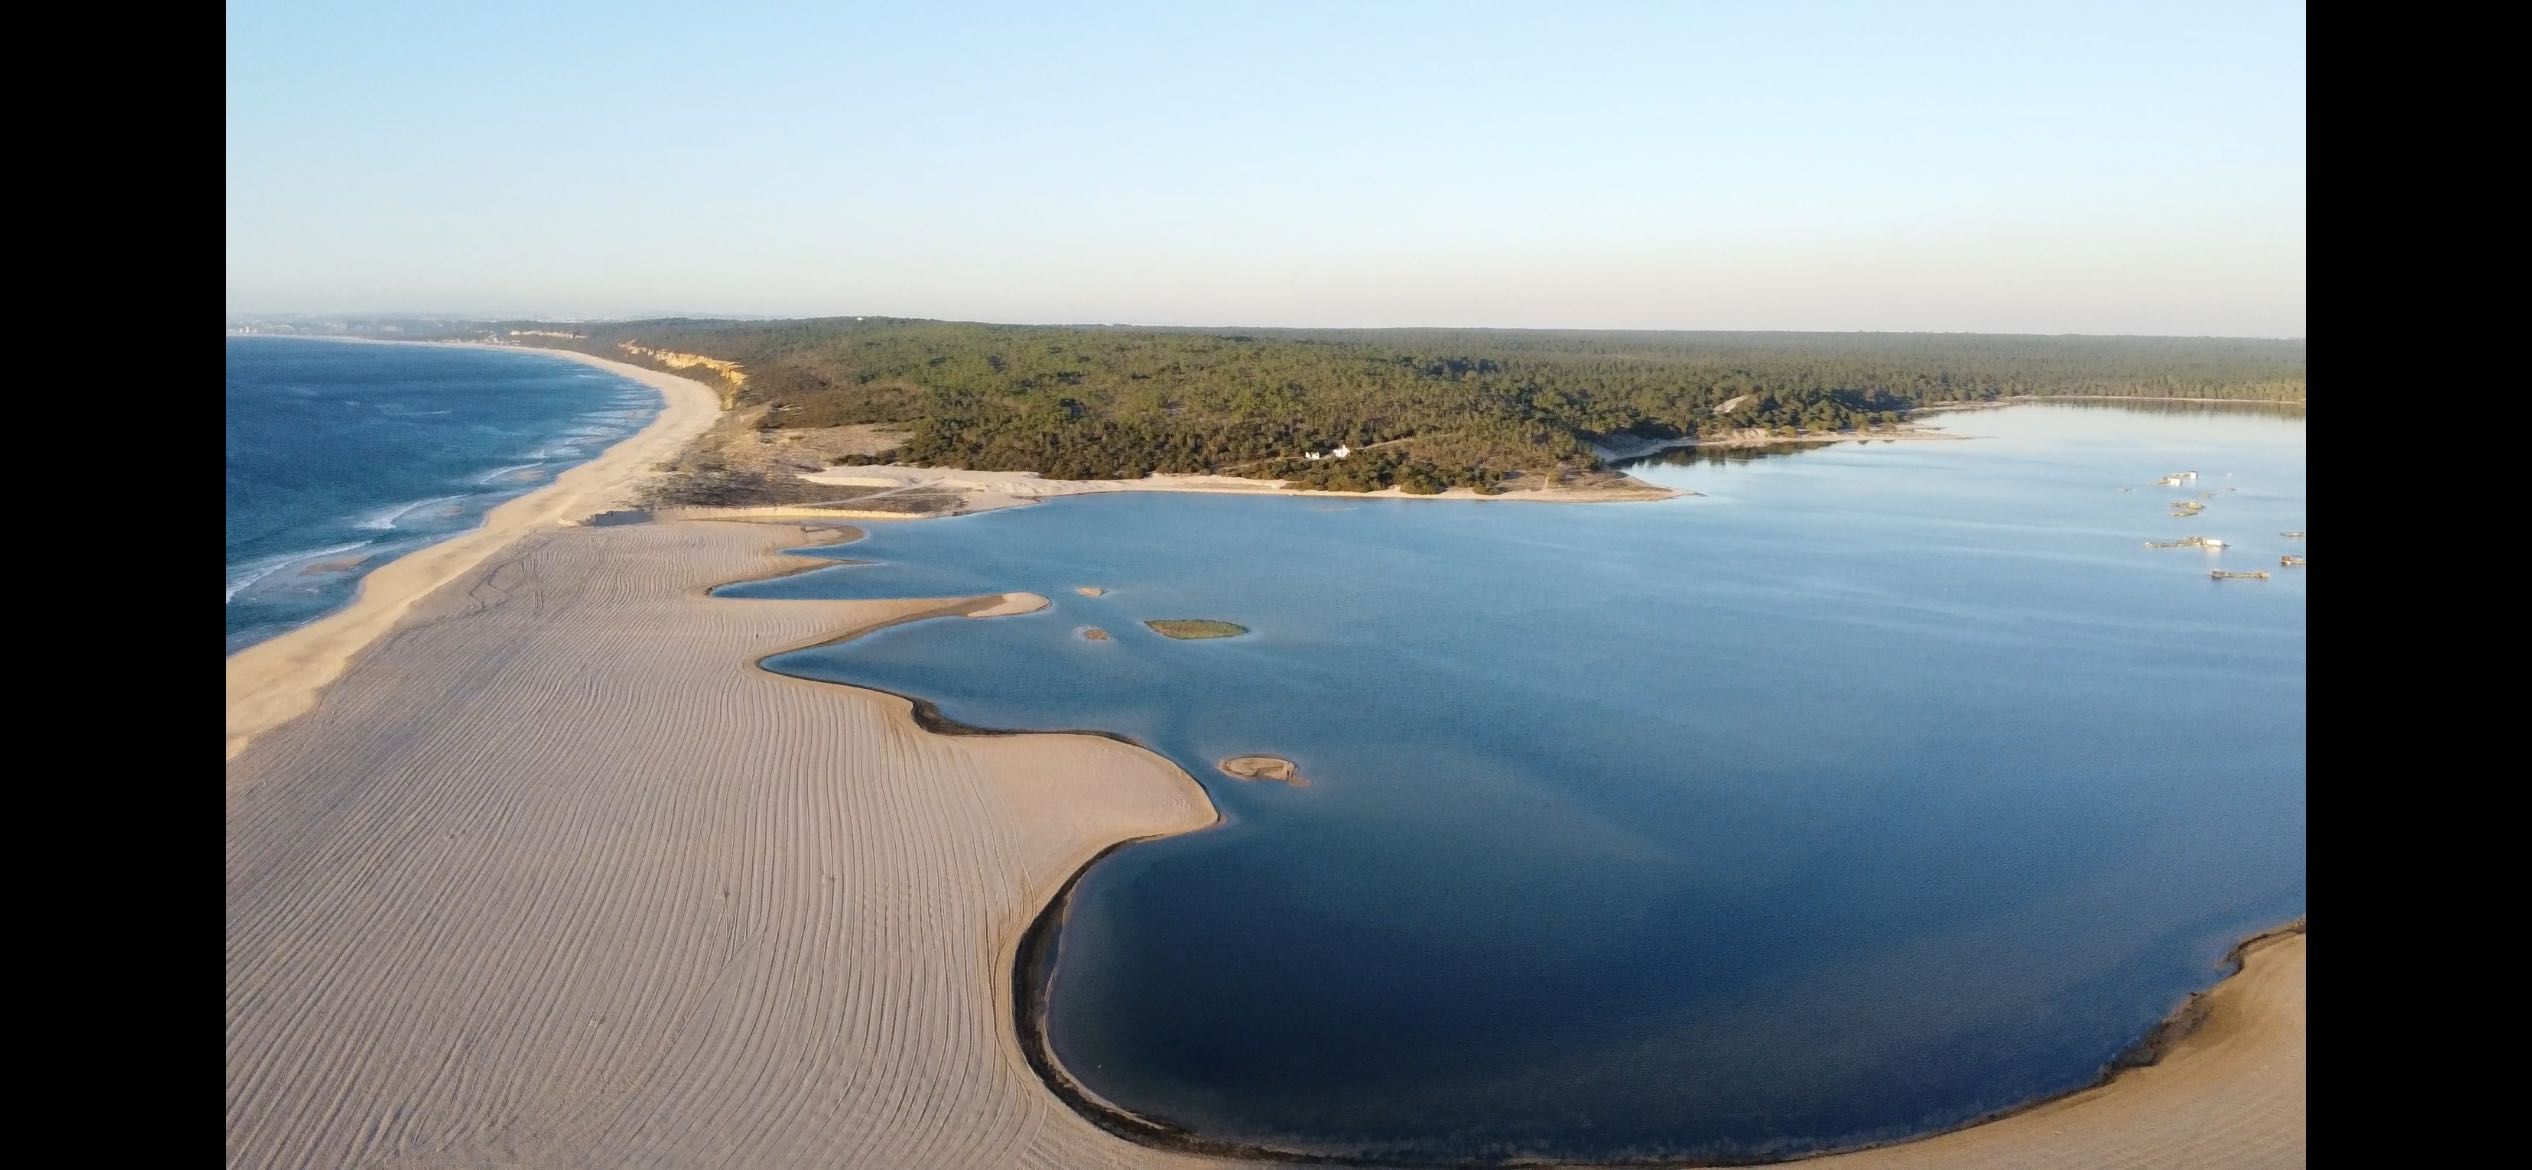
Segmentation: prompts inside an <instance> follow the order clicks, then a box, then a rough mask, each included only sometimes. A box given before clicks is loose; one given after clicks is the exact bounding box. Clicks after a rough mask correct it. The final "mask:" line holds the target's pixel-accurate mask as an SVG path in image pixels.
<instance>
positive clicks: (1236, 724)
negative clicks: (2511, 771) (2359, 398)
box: [722, 404, 2308, 1161]
mask: <svg viewBox="0 0 2532 1170" xmlns="http://www.w3.org/2000/svg"><path fill="white" fill-rule="evenodd" d="M1944 425H1945V427H1946V428H1947V429H1948V430H1950V431H1952V432H1954V433H1957V434H1961V435H1965V436H1976V438H1975V439H1974V441H1965V442H1898V443H1882V442H1871V443H1844V444H1838V445H1835V446H1830V447H1826V448H1820V449H1814V450H1807V451H1802V452H1799V453H1795V454H1790V455H1782V456H1769V457H1762V458H1734V459H1728V460H1718V459H1711V458H1705V457H1701V456H1699V455H1696V454H1695V453H1686V454H1684V455H1682V456H1679V457H1677V458H1676V461H1673V462H1665V461H1661V460H1658V459H1657V460H1654V461H1648V462H1647V463H1645V464H1642V465H1639V466H1638V467H1636V468H1634V469H1633V470H1634V471H1635V473H1636V474H1638V475H1639V476H1642V477H1644V478H1647V479H1651V480H1653V481H1655V482H1658V483H1662V484H1665V485H1667V486H1675V487H1681V488H1686V489H1690V490H1693V491H1696V492H1700V493H1703V494H1702V495H1700V496H1694V497H1683V498H1679V499H1674V500H1668V501H1662V502H1656V503H1631V504H1597V505H1571V506H1543V505H1532V504H1517V503H1502V502H1491V501H1479V502H1466V501H1435V500H1369V499H1366V500H1360V501H1355V500H1343V499H1329V498H1282V499H1276V498H1266V499H1259V498H1247V497H1222V496H1169V495H1115V496H1095V497H1081V498H1072V499H1065V500H1060V501H1057V502H1054V503H1050V504H1046V505H1041V506H1037V507H1030V508H1024V509H1016V510H1010V511H1002V512H991V513H984V514H979V515H974V516H967V517H960V518H956V519H950V520H938V521H924V522H919V523H908V524H896V525H885V526H874V531H873V533H872V535H871V536H870V537H869V538H867V539H865V540H863V541H860V542H857V543H855V544H852V545H848V546H841V547H837V548H832V549H828V550H825V555H830V556H834V557H838V558H842V559H846V560H849V561H852V562H859V563H851V564H844V565H839V566H838V567H836V568H833V569H825V570H818V571H813V572H810V573H805V574H800V575H796V576H792V577H787V578H779V579H775V580H771V581H763V582H755V583H750V584H747V585H742V586H735V587H731V588H729V589H725V590H723V591H722V592H723V593H725V594H731V595H744V596H793V597H813V596H814V597H899V596H963V595H969V594H977V593H987V592H1002V591H1011V590H1026V591H1030V592H1035V593H1038V594H1041V595H1043V596H1046V597H1048V598H1051V599H1053V605H1052V607H1051V608H1049V609H1048V610H1045V611H1041V612H1039V613H1036V614H1031V615H1026V616H1019V617H1007V618H997V619H992V620H985V621H967V620H936V621H926V622H919V623H913V624H909V625H903V626H896V627H891V628H888V629H884V630H881V631H878V632H876V633H873V634H870V635H867V636H864V637H861V638H857V639H853V640H851V641H848V642H845V643H841V644H836V645H831V646H825V647H819V648H813V649H809V650H804V651H798V652H794V653H791V654H786V655H779V656H777V657H775V658H773V659H770V660H768V662H767V665H768V666H769V667H771V668H774V669H778V670H781V671H783V672H786V673H794V674H799V675H803V676H807V677H814V678H822V679H827V680H831V681H836V682H845V683H853V684H857V685H865V686H873V687H878V688H882V689H886V690H890V691H894V692H898V693H902V694H908V695H914V696H918V697H921V698H924V699H927V700H930V701H932V702H934V703H936V704H937V705H938V706H939V708H940V709H941V711H942V713H943V714H944V715H946V716H947V717H949V718H951V719H954V720H957V721H960V722H964V723H969V724H975V725H980V726H986V727H995V728H1011V729H1095V730H1100V731H1105V732H1110V733H1115V734H1120V735H1124V736H1128V737H1130V738H1132V739H1134V740H1136V741H1138V742H1141V743H1143V744H1145V745H1147V746H1150V747H1151V748H1153V749H1154V750H1156V751H1159V752H1161V753H1162V754H1164V755H1167V756H1169V757H1170V758H1171V759H1173V760H1175V761H1176V762H1177V763H1178V764H1179V765H1180V766H1182V767H1184V768H1185V769H1186V770H1187V771H1188V773H1189V774H1190V775H1192V776H1194V777H1195V778H1196V779H1197V780H1198V781H1199V782H1200V783H1202V784H1203V785H1204V786H1205V787H1206V789H1207V790H1208V791H1209V792H1210V793H1211V794H1212V797H1213V799H1214V802H1215V804H1216V805H1217V806H1218V807H1219V808H1220V809H1221V811H1222V813H1223V817H1224V821H1223V823H1222V824H1220V825H1219V826H1217V827H1215V828H1213V829H1211V830H1207V831H1204V832H1199V833H1194V834H1189V835H1186V836H1182V837H1176V838H1171V839H1166V840H1161V841H1154V842H1146V843H1140V844H1135V845H1131V846H1128V847H1125V848H1123V849H1120V850H1118V851H1116V852H1113V853H1111V854H1109V855H1108V856H1106V857H1105V858H1104V859H1103V860H1101V861H1100V862H1098V863H1097V864H1095V865H1094V866H1093V867H1092V868H1091V869H1090V870H1089V871H1088V872H1087V873H1086V874H1085V875H1084V876H1083V878H1082V879H1081V881H1080V882H1079V883H1078V884H1077V885H1076V886H1075V887H1074V889H1073V891H1072V893H1071V896H1070V898H1069V901H1068V904H1067V906H1066V908H1065V916H1064V918H1063V924H1062V927H1061V931H1060V934H1059V936H1058V939H1057V942H1058V946H1057V953H1056V956H1055V958H1054V962H1053V964H1052V968H1053V969H1052V973H1051V980H1050V981H1049V983H1048V984H1047V985H1046V986H1045V987H1044V989H1043V991H1044V997H1045V998H1044V1008H1045V1012H1046V1017H1045V1023H1046V1030H1047V1034H1048V1036H1049V1038H1050V1041H1051V1044H1052V1047H1053V1050H1054V1053H1055V1056H1056V1057H1057V1059H1058V1060H1059V1061H1060V1063H1061V1064H1062V1065H1063V1067H1064V1068H1065V1069H1066V1070H1067V1071H1068V1073H1069V1074H1070V1075H1071V1076H1073V1077H1074V1078H1077V1079H1078V1080H1079V1081H1080V1082H1081V1083H1082V1084H1084V1085H1085V1086H1087V1087H1088V1088H1089V1089H1090V1090H1091V1091H1093V1092H1095V1093H1096V1094H1097V1095H1098V1096H1100V1097H1101V1098H1104V1099H1105V1100H1107V1101H1109V1102H1112V1103H1113V1104H1115V1105H1116V1106H1118V1107H1120V1108H1123V1109H1126V1110H1130V1111H1132V1112H1134V1113H1136V1114H1139V1115H1142V1116H1145V1117H1149V1118H1153V1119H1158V1120H1161V1121H1165V1122H1166V1123H1169V1124H1171V1125H1174V1126H1178V1127H1182V1128H1184V1129H1186V1130H1189V1131H1192V1132H1194V1133H1196V1134H1199V1135H1202V1136H1204V1137H1207V1138H1212V1139H1218V1140H1223V1141H1229V1142H1235V1143H1247V1144H1253V1145H1258V1146H1267V1147H1273V1148H1278V1149H1286V1150H1299V1151H1309V1152H1322V1153H1332V1154H1342V1155H1350V1156H1357V1157H1376V1158H1382V1159H1388V1160H1396V1161H1460V1160H1469V1159H1478V1158H1490V1157H1501V1156H1510V1155H1524V1156H1537V1157H1549V1158H1571V1159H1595V1160H1599V1159H1616V1158H1627V1157H1674V1158H1715V1159H1720V1158H1745V1157H1755V1156H1761V1155H1776V1156H1783V1155H1791V1154H1798V1153H1803V1152H1809V1151H1816V1150H1822V1149H1829V1148H1836V1147H1841V1146H1847V1145H1854V1144H1860V1143H1867V1142H1873V1141H1881V1140H1889V1139H1894V1138H1898V1137H1903V1136H1907V1135H1910V1134H1915V1133H1921V1132H1925V1131H1928V1130H1933V1129H1939V1128H1943V1127H1947V1126H1950V1125H1955V1124H1959V1123H1961V1122H1963V1121H1966V1120H1968V1119H1971V1118H1974V1117H1977V1116H1980V1115H1982V1114H1985V1113H1988V1112H1991V1111H1994V1110H1998V1109H2003V1108H2008V1107H2011V1106H2013V1105H2015V1104H2018V1103H2021V1102H2025V1101H2028V1100H2030V1099H2033V1098H2035V1097H2041V1096H2046V1095H2049V1094H2054V1093H2058V1092H2063V1091H2065V1090H2068V1089H2071V1088H2074V1087H2077V1086H2080V1085H2082V1084H2085V1083H2087V1082H2089V1081H2091V1080H2092V1079H2094V1078H2095V1077H2096V1076H2097V1075H2098V1074H2099V1072H2100V1071H2101V1069H2102V1067H2103V1065H2104V1064H2105V1063H2106V1062H2107V1061H2109V1060H2110V1059H2111V1058H2112V1057H2113V1056H2115V1055H2116V1054H2117V1053H2118V1052H2120V1051H2121V1050H2122V1049H2123V1048H2125V1047H2127V1046H2128V1045H2129V1044H2131V1043H2133V1042H2134V1041H2136V1040H2137V1039H2138V1038H2139V1037H2141V1036H2142V1035H2143V1034H2144V1033H2145V1032H2146V1031H2148V1030H2149V1029H2150V1028H2151V1027H2152V1026H2153V1025H2154V1024H2155V1022H2156V1021H2157V1020H2159V1019H2160V1018H2161V1017H2162V1015H2163V1014H2164V1013H2165V1012H2167V1011H2168V1010H2170V1009H2171V1008H2172V1007H2173V1006H2174V1005H2175V1004H2176V1003H2177V1002H2178V1001H2179V999H2180V998H2181V997H2182V996H2184V995H2185V994H2187V993H2188V992H2189V991H2191V990H2193V989H2196V988H2200V987H2204V986H2206V985H2208V984H2209V983H2211V982H2213V981H2214V980H2215V979H2216V978H2217V976H2218V975H2219V974H2221V972H2220V971H2219V970H2218V969H2217V967H2216V962H2217V959H2218V957H2219V956H2221V955H2222V954H2223V952H2224V951H2225V949H2226V948H2227V947H2228V946H2230V944H2231V943H2232V942H2233V941H2234V940H2235V939H2237V938H2239V937H2240V936H2242V935H2244V934H2247V933H2250V932H2252V931H2255V930H2257V929H2259V928H2261V927H2264V926H2267V925H2270V924H2273V923H2275V922H2278V921H2281V920H2284V919H2287V918H2291V917H2293V916H2295V915H2297V914H2300V913H2301V912H2302V911H2303V909H2304V893H2305V884H2304V858H2305V833H2304V808H2305V802H2304V796H2305V793H2304V731H2305V716H2304V697H2305V684H2304V667H2305V653H2304V652H2305V644H2306V639H2305V629H2304V616H2305V605H2304V599H2305V577H2304V574H2305V573H2306V572H2308V570H2304V569H2285V570H2280V569H2279V568H2278V566H2277V557H2278V556H2279V555H2281V554H2283V553H2287V552H2293V553H2302V552H2303V551H2304V549H2303V544H2304V542H2303V541H2300V540H2297V541H2285V540H2282V539H2281V538H2279V537H2278V536H2277V533H2279V532H2281V531H2301V530H2303V529H2305V528H2306V527H2307V524H2306V516H2305V514H2304V498H2305V496H2304V490H2305V485H2304V478H2305V451H2304V424H2303V421H2302V417H2301V414H2300V412H2292V413H2285V414H2280V413H2276V412H2267V413H2263V412H2236V411H2225V410H2220V409H2217V410H2208V411H2204V412H2195V411H2184V412H2178V413H2174V412H2169V411H2154V410H2150V409H2149V410H2133V409H2122V408H2119V407H2116V406H2112V407H2103V406H2101V405H2097V404H2093V405H2088V406H2085V407H2076V406H2071V405H2057V404H2049V405H2033V406H2017V407H2013V408H2009V409H2005V410H1998V411H1985V412H1973V413H1967V414H1960V415H1953V416H1950V417H1948V418H1947V419H1945V420H1944ZM2181 469H2194V470H2197V471H2199V472H2200V474H2201V478H2200V479H2199V481H2198V483H2197V486H2196V488H2194V489H2190V490H2186V491H2183V490H2177V489H2168V488H2158V487H2152V486H2149V485H2150V484H2151V483H2152V481H2153V480H2154V479H2155V478H2157V477H2159V476H2161V475H2163V474H2165V473H2167V472H2171V471H2176V470H2181ZM2122 488H2127V489H2129V490H2125V491H2122V490H2121V489H2122ZM2227 488H2231V489H2233V490H2230V491H2227V490H2225V489H2227ZM2200 491H2205V492H2212V493H2214V494H2213V495H2212V496H2211V497H2210V498H2209V499H2208V500H2206V501H2205V502H2206V504H2207V509H2206V511H2205V513H2203V514H2202V515H2200V516H2198V517H2196V518H2194V519H2190V520H2179V519H2174V518H2172V517H2171V516H2170V515H2169V511H2168V505H2169V502H2170V501H2171V500H2172V499H2177V498H2185V497H2187V496H2193V495H2195V494H2197V492H2200ZM2194 534H2205V535H2209V536H2217V537H2221V538H2224V539H2227V540H2229V541H2231V542H2233V543H2232V545H2231V546H2230V547H2228V548H2226V549H2225V550H2223V551H2222V552H2220V553H2212V554H2211V553H2206V552H2202V551H2200V550H2197V549H2180V550H2148V549H2145V548H2144V547H2143V544H2144V542H2145V541H2148V540H2155V539H2170V538H2175V537H2178V536H2183V535H2194ZM2212 567H2225V568H2245V569H2247V568H2268V569H2270V570H2271V571H2272V572H2273V573H2274V574H2275V575H2274V576H2273V578H2272V579H2270V580H2267V581H2212V580H2210V579H2209V578H2208V576H2207V573H2208V571H2209V569H2210V568H2212ZM1084 586H1092V587H1100V588H1103V589H1104V590H1105V592H1104V593H1101V594H1100V595H1098V596H1095V597H1091V596H1083V595H1081V594H1080V593H1079V592H1077V589H1078V588H1079V587H1084ZM1155 618H1162V619H1166V618H1202V619H1212V620H1219V621H1226V622H1233V623H1237V624H1238V625H1240V626H1243V627H1246V628H1247V629H1248V631H1249V632H1248V633H1246V634H1244V635H1242V636H1238V637H1230V638H1221V639H1208V640H1201V641H1177V640H1172V639H1169V638H1166V637H1163V636H1162V635H1160V634H1158V633H1155V632H1153V631H1152V630H1150V629H1148V628H1147V627H1145V626H1144V625H1143V624H1142V623H1143V622H1144V621H1145V620H1148V619H1155ZM1085 626H1094V627H1098V628H1101V629H1104V630H1106V631H1108V632H1110V633H1111V635H1112V637H1111V638H1110V639H1109V640H1107V641H1091V640H1086V639H1084V638H1082V637H1080V636H1078V635H1077V634H1076V632H1075V631H1076V630H1078V629H1080V628H1081V627H1085ZM1250 754H1271V755H1275V756H1280V757H1283V758H1285V759H1289V760H1291V761H1293V762H1294V763H1295V764H1296V765H1297V767H1298V769H1299V771H1300V773H1301V774H1302V775H1304V776H1307V777H1308V778H1309V781H1310V783H1309V785H1308V786H1306V787H1296V786H1289V785H1284V784H1277V783H1259V782H1255V781H1243V780H1239V779H1235V778H1232V777H1229V776H1225V775H1223V774H1221V773H1220V772H1219V771H1217V770H1216V768H1215V765H1216V763H1217V762H1218V761H1220V760H1222V759H1225V758H1228V757H1232V756H1239V755H1250Z"/></svg>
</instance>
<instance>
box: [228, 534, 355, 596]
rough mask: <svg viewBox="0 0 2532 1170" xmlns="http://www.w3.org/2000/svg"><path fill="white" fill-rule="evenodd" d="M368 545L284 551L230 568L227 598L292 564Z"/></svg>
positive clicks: (344, 545)
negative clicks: (277, 554)
mask: <svg viewBox="0 0 2532 1170" xmlns="http://www.w3.org/2000/svg"><path fill="white" fill-rule="evenodd" d="M367 547H369V542H368V541H366V540H355V541H353V542H352V543H350V544H338V545H335V546H334V547H332V548H318V549H306V550H303V551H300V552H287V553H282V554H280V555H279V556H270V557H263V558H261V559H258V560H252V561H248V562H246V563H245V564H243V565H239V566H237V567H236V568H234V569H231V570H229V582H228V583H229V594H228V597H227V598H226V599H225V600H226V601H235V600H237V595H238V594H240V593H243V592H245V591H246V590H247V589H249V588H251V587H253V585H254V584H255V583H256V582H257V581H261V580H263V579H264V578H266V577H270V576H272V575H273V574H275V573H278V572H280V571H282V570H283V569H287V568H289V567H290V566H292V565H297V564H304V563H306V562H308V561H313V560H316V559H318V558H320V557H330V556H334V555H336V554H338V553H347V552H350V551H352V550H353V549H357V548H367Z"/></svg>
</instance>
